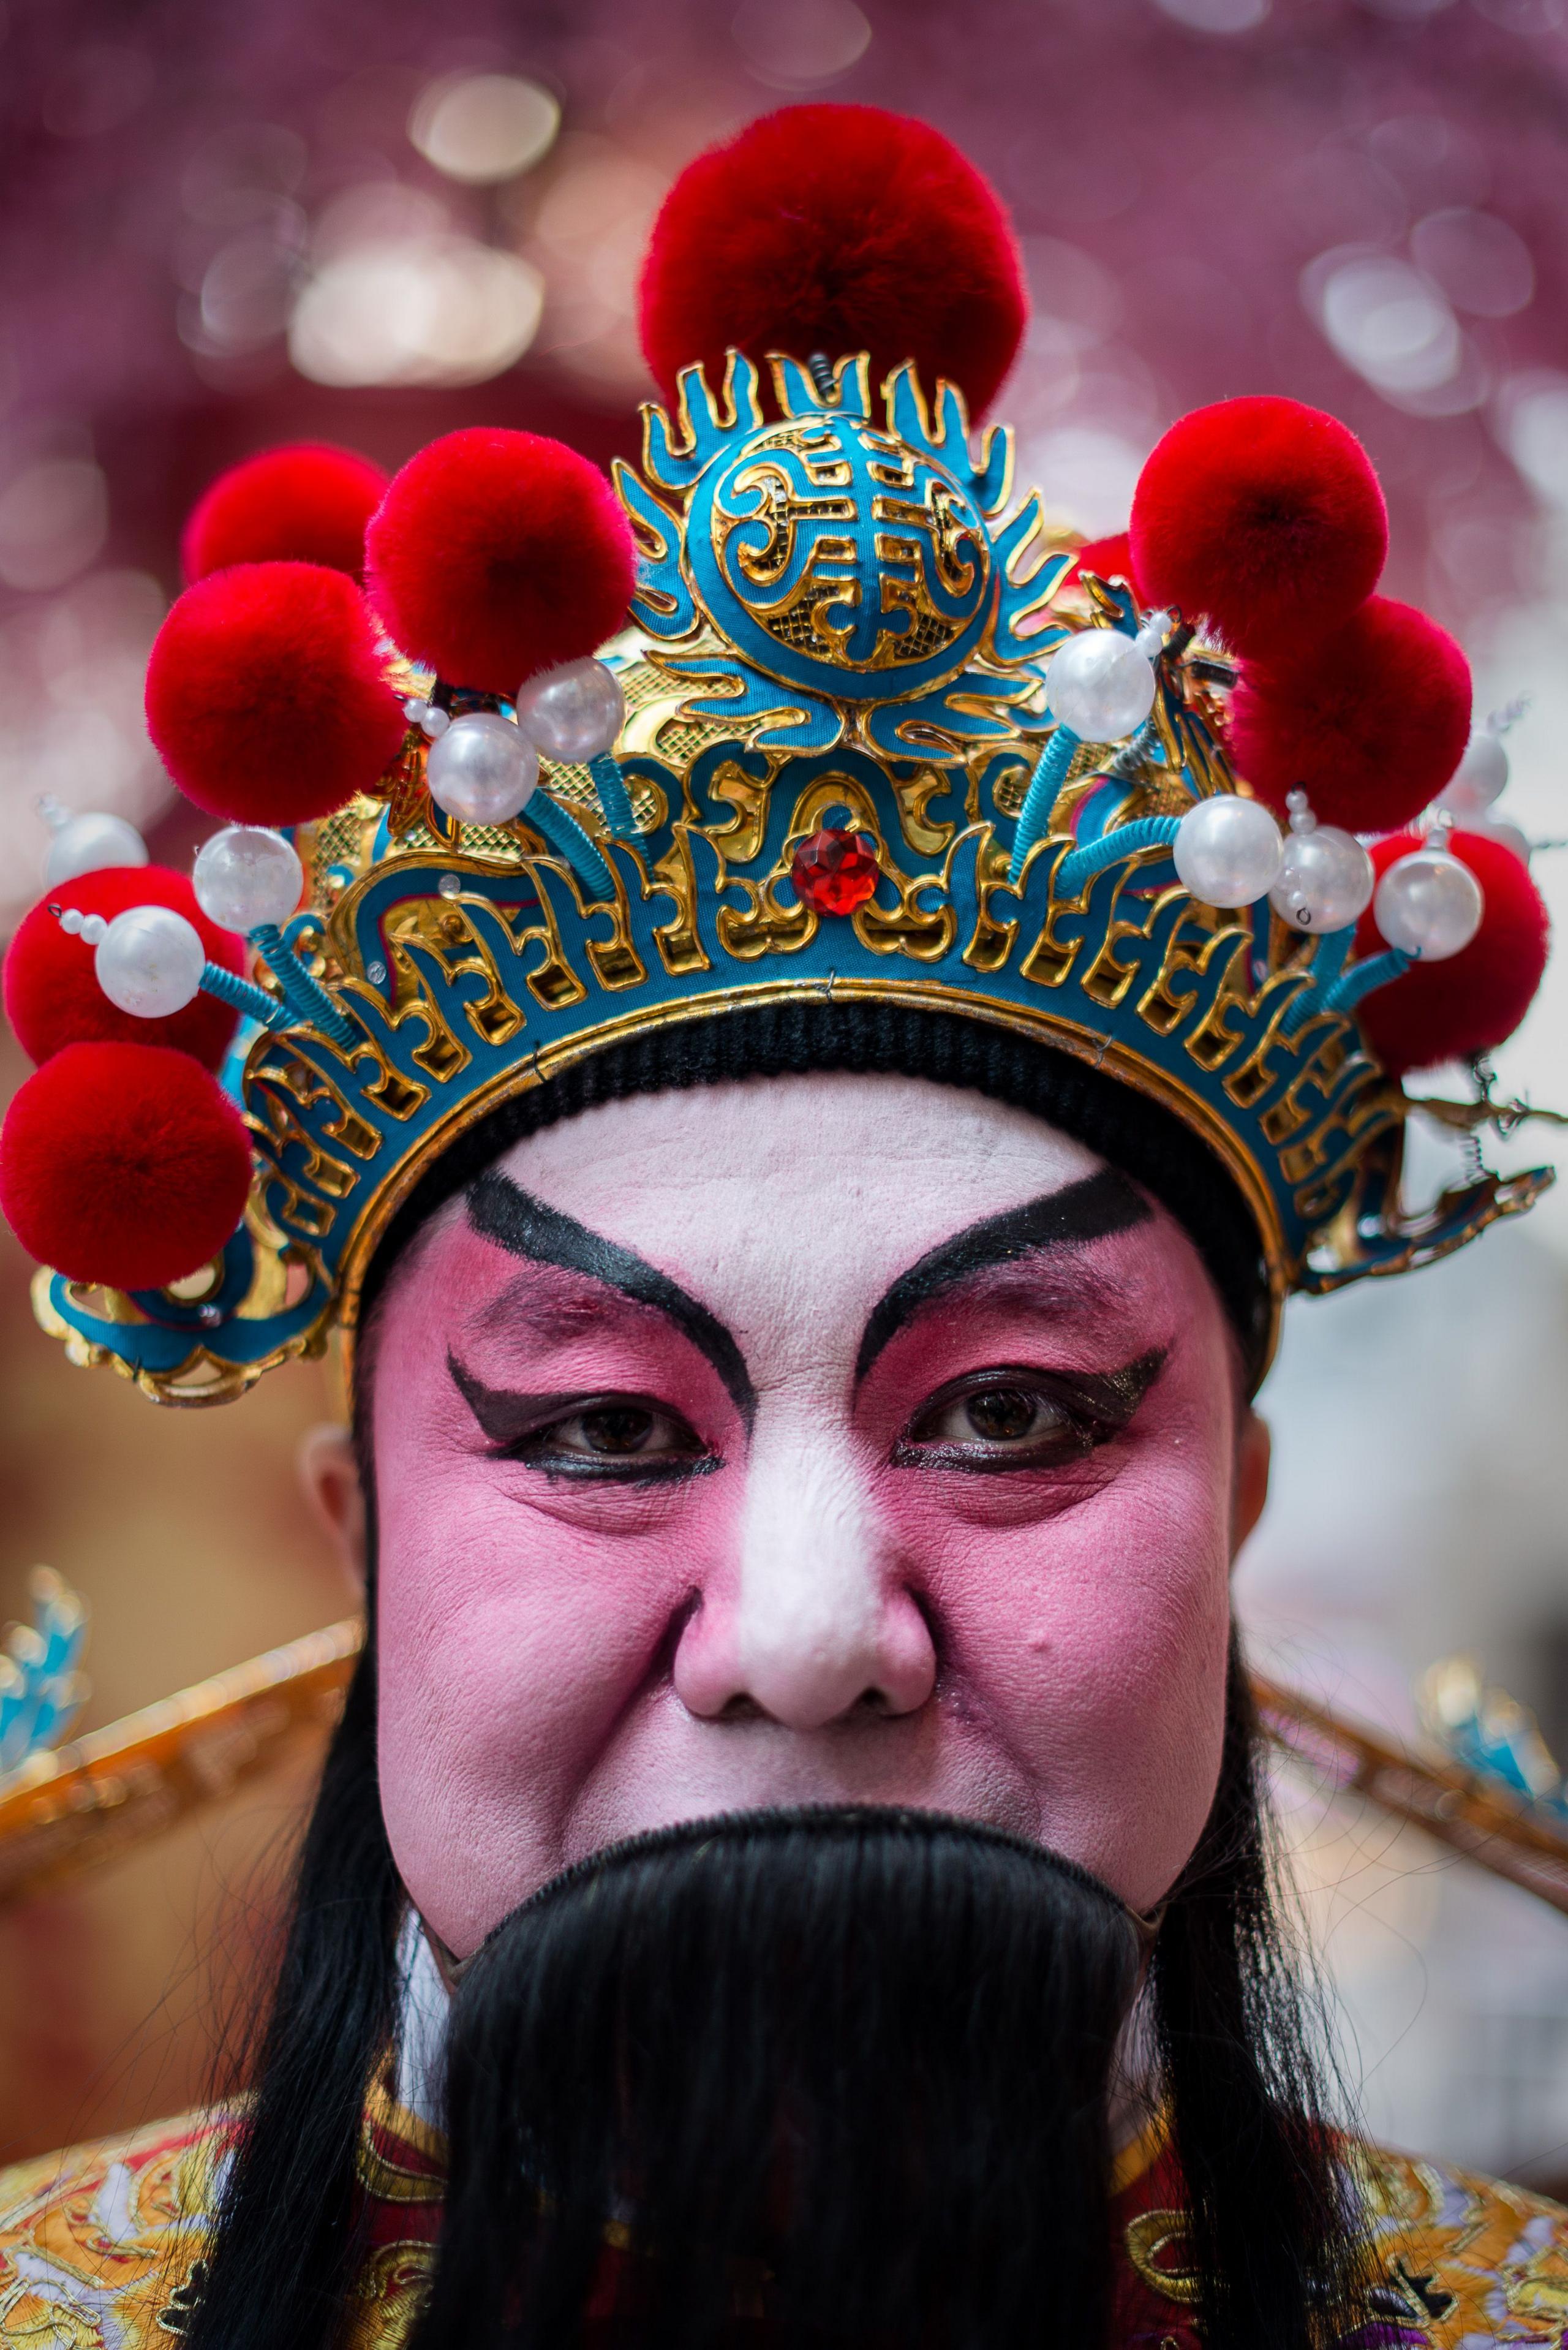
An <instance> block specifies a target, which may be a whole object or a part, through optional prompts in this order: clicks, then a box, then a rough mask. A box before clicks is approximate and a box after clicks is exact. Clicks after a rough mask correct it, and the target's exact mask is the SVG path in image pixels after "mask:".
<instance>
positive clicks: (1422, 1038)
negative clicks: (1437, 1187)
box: [1355, 832, 1552, 1077]
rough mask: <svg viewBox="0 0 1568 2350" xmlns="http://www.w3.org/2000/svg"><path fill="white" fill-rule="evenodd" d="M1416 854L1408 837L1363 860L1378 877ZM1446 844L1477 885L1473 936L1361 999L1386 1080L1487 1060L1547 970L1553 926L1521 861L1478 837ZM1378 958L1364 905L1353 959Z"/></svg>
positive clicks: (1379, 945)
mask: <svg viewBox="0 0 1568 2350" xmlns="http://www.w3.org/2000/svg"><path fill="white" fill-rule="evenodd" d="M1422 846H1423V844H1422V842H1421V840H1420V839H1419V838H1418V837H1417V835H1416V834H1414V833H1409V832H1405V833H1397V834H1395V835H1394V836H1393V837H1392V838H1390V839H1388V840H1379V841H1376V842H1375V843H1374V845H1373V849H1372V862H1373V864H1374V865H1375V866H1376V868H1377V875H1378V879H1380V880H1381V879H1382V877H1383V875H1384V874H1385V873H1386V871H1387V869H1388V868H1389V867H1390V866H1391V865H1392V864H1393V863H1394V862H1395V861H1396V859H1397V858H1401V857H1408V856H1409V854H1410V852H1411V850H1412V849H1416V848H1419V847H1422ZM1450 846H1451V847H1452V849H1453V852H1454V855H1455V856H1456V857H1457V858H1459V861H1460V863H1461V864H1463V865H1468V866H1469V868H1470V871H1471V872H1472V873H1473V874H1474V875H1475V877H1476V879H1477V880H1478V881H1479V882H1480V886H1481V894H1482V896H1483V897H1484V898H1485V899H1486V906H1485V910H1484V911H1483V912H1482V915H1481V919H1480V930H1479V931H1477V932H1476V934H1475V936H1474V938H1473V939H1472V940H1471V941H1470V942H1469V946H1468V947H1461V948H1460V949H1459V953H1458V954H1456V955H1449V958H1448V960H1447V961H1446V962H1417V963H1414V964H1412V965H1411V967H1410V969H1409V970H1408V971H1407V972H1401V973H1400V975H1399V977H1398V978H1397V979H1391V980H1390V981H1389V983H1388V984H1387V986H1386V987H1379V988H1375V989H1374V991H1373V993H1371V994H1370V995H1367V996H1364V997H1363V998H1362V1001H1361V1003H1360V1005H1359V1007H1358V1011H1357V1017H1358V1018H1359V1020H1360V1022H1361V1026H1362V1030H1363V1032H1364V1034H1365V1035H1366V1039H1367V1042H1368V1043H1369V1044H1370V1045H1371V1046H1372V1049H1373V1051H1374V1052H1375V1053H1376V1055H1377V1057H1378V1059H1379V1060H1380V1061H1381V1062H1382V1064H1383V1066H1384V1067H1385V1068H1386V1070H1387V1071H1388V1074H1389V1076H1395V1077H1400V1076H1404V1074H1405V1072H1406V1070H1407V1069H1429V1068H1431V1067H1432V1066H1433V1065H1434V1064H1435V1063H1436V1062H1438V1061H1467V1060H1469V1057H1470V1055H1472V1054H1474V1053H1490V1051H1491V1049H1492V1047H1493V1046H1494V1045H1501V1043H1502V1042H1503V1041H1504V1039H1505V1038H1506V1037H1509V1036H1511V1035H1512V1034H1513V1032H1514V1030H1515V1029H1516V1028H1517V1027H1518V1025H1519V1024H1520V1022H1521V1020H1522V1019H1523V1017H1524V1015H1525V1014H1526V1013H1527V1012H1528V1011H1529V1009H1530V1006H1531V1003H1532V999H1533V997H1534V994H1535V991H1536V989H1537V988H1538V987H1539V986H1540V984H1541V975H1542V972H1544V970H1545V969H1546V956H1547V951H1548V949H1549V947H1550V944H1551V933H1552V926H1551V923H1550V921H1549V920H1548V917H1547V912H1546V908H1545V905H1544V903H1543V902H1542V896H1541V892H1540V890H1539V889H1537V888H1536V886H1535V884H1534V882H1533V881H1532V879H1531V878H1530V875H1529V872H1528V871H1527V870H1526V868H1525V866H1524V863H1523V860H1522V859H1521V858H1518V857H1516V856H1515V855H1514V853H1513V851H1512V849H1511V848H1506V847H1504V846H1503V844H1502V842H1501V840H1489V839H1488V838H1487V837H1486V836H1485V834H1484V833H1476V832H1456V833H1455V834H1454V835H1453V837H1452V840H1451V842H1450ZM1355 951H1356V953H1357V955H1373V954H1379V953H1381V952H1382V951H1383V940H1382V938H1381V937H1380V936H1379V934H1378V931H1377V925H1376V920H1375V916H1374V910H1373V908H1372V907H1368V908H1367V910H1366V913H1365V914H1363V916H1362V917H1361V920H1360V921H1359V923H1358V924H1357V926H1356V931H1355Z"/></svg>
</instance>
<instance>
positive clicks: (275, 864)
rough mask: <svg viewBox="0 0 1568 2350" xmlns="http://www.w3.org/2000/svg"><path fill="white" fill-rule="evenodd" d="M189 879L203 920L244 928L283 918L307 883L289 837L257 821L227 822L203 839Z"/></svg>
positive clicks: (227, 926) (237, 928) (296, 901)
mask: <svg viewBox="0 0 1568 2350" xmlns="http://www.w3.org/2000/svg"><path fill="white" fill-rule="evenodd" d="M192 881H193V883H194V886H195V890H196V903H197V904H198V905H199V906H200V907H201V909H202V912H203V914H205V915H206V917H207V920H209V921H210V922H216V923H217V924H218V926H219V928H220V929H222V930H225V931H242V932H245V931H254V930H255V929H256V928H257V927H258V926H259V925H260V924H261V923H263V922H274V923H277V922H286V921H287V920H288V918H289V916H290V915H291V914H292V913H293V912H294V911H295V909H296V907H297V906H298V904H299V899H300V893H301V891H302V890H303V889H304V887H305V875H304V872H303V870H302V868H301V867H300V862H299V859H298V858H297V857H296V854H295V852H294V849H293V847H292V846H291V845H290V843H289V842H288V841H286V840H285V838H284V837H283V835H282V833H281V832H269V831H268V830H267V829H266V827H265V825H259V824H231V825H226V826H225V827H224V828H223V831H222V832H215V833H214V834H213V837H212V838H211V840H208V841H203V843H202V847H201V849H200V850H199V852H198V854H197V858H196V865H195V870H194V872H193V873H192Z"/></svg>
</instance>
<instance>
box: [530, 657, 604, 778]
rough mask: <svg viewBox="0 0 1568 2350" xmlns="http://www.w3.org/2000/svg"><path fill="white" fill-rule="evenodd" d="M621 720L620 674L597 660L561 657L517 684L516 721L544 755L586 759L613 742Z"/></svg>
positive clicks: (574, 760) (562, 759) (565, 759)
mask: <svg viewBox="0 0 1568 2350" xmlns="http://www.w3.org/2000/svg"><path fill="white" fill-rule="evenodd" d="M517 723H518V725H519V726H520V727H521V728H522V729H523V732H524V734H526V735H527V736H528V737H529V739H530V741H531V742H534V743H536V744H537V745H538V747H539V749H540V750H541V751H542V752H543V753H544V754H545V758H546V759H557V760H559V761H560V762H561V763H562V764H563V765H566V764H577V765H583V764H587V761H588V760H589V759H597V757H598V755H599V753H600V752H601V751H608V750H611V749H613V748H614V745H615V740H616V737H617V735H618V733H620V730H621V728H622V726H623V725H624V724H625V723H626V696H625V695H624V694H623V693H622V691H621V690H620V680H619V679H618V677H617V676H616V674H615V671H613V670H609V669H607V668H606V667H605V665H604V663H603V661H599V660H576V661H566V663H564V664H563V666H562V667H561V668H560V669H547V670H545V672H544V673H543V675H542V676H539V677H532V678H530V679H529V680H528V681H527V682H526V683H525V684H524V685H521V686H519V687H518V689H517Z"/></svg>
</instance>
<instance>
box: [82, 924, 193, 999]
mask: <svg viewBox="0 0 1568 2350" xmlns="http://www.w3.org/2000/svg"><path fill="white" fill-rule="evenodd" d="M206 961H207V950H206V948H205V947H204V946H203V945H202V936H201V932H200V931H198V930H197V929H196V927H195V925H194V923H192V922H188V921H187V920H185V917H184V915H183V914H176V913H175V912H174V911H173V910H172V908H171V907H169V906H131V907H129V908H128V909H127V910H126V911H125V912H124V913H123V914H116V916H115V918H114V920H113V921H112V922H110V924H109V928H108V930H107V931H105V933H104V936H103V939H102V941H101V943H100V944H99V950H98V952H97V953H96V954H95V955H94V957H93V969H94V970H95V971H96V972H97V973H98V983H99V986H100V987H101V988H102V990H103V992H104V993H105V994H106V995H107V996H108V998H109V1002H110V1003H115V1004H118V1005H119V1009H120V1010H121V1012H133V1013H134V1014H136V1016H137V1018H138V1019H139V1020H166V1019H167V1018H168V1016H169V1014H171V1012H182V1011H183V1010H184V1008H185V1006H186V1004H187V1003H190V1002H191V1001H192V997H193V996H195V994H196V993H198V991H199V989H200V987H201V984H202V971H203V969H204V968H205V966H206Z"/></svg>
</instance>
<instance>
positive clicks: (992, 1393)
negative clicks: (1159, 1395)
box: [892, 1347, 1166, 1476]
mask: <svg viewBox="0 0 1568 2350" xmlns="http://www.w3.org/2000/svg"><path fill="white" fill-rule="evenodd" d="M1165 1352H1166V1350H1165V1348H1164V1347H1155V1348H1152V1349H1151V1350H1150V1352H1149V1353H1147V1355H1140V1356H1139V1357H1137V1361H1136V1362H1132V1363H1128V1364H1127V1365H1126V1366H1125V1367H1123V1368H1122V1369H1121V1370H1117V1371H1043V1370H1037V1369H1033V1368H1025V1367H1022V1366H1020V1365H1017V1364H1008V1365H1001V1366H998V1367H995V1368H993V1369H990V1370H980V1371H966V1372H965V1373H964V1375H963V1377H962V1378H957V1379H950V1380H949V1382H948V1384H947V1385H946V1386H945V1387H943V1388H939V1389H938V1390H937V1392H936V1394H935V1395H934V1396H931V1397H930V1398H929V1399H928V1400H927V1401H926V1402H925V1403H923V1404H922V1405H921V1406H920V1409H919V1411H918V1412H917V1413H916V1414H915V1416H914V1418H913V1419H911V1420H910V1421H909V1425H908V1427H907V1428H906V1429H905V1430H904V1432H903V1434H902V1435H901V1436H900V1437H899V1439H898V1442H897V1443H896V1444H895V1446H894V1448H893V1453H892V1461H893V1466H894V1467H895V1468H898V1469H958V1470H964V1471H973V1472H977V1473H979V1474H981V1475H982V1476H985V1475H996V1474H999V1473H1002V1472H1004V1471H1010V1470H1021V1469H1051V1468H1055V1467H1057V1466H1058V1465H1059V1464H1061V1463H1064V1462H1067V1461H1079V1460H1082V1459H1084V1458H1085V1455H1087V1454H1088V1453H1090V1452H1093V1451H1096V1448H1097V1447H1098V1446H1100V1445H1102V1444H1106V1443H1108V1442H1109V1441H1110V1440H1111V1439H1112V1438H1113V1437H1115V1436H1119V1435H1120V1434H1121V1432H1122V1430H1124V1429H1125V1428H1126V1427H1127V1424H1128V1422H1129V1421H1130V1420H1131V1419H1132V1417H1133V1414H1134V1413H1135V1412H1136V1411H1137V1408H1138V1406H1139V1404H1140V1403H1142V1401H1143V1399H1144V1397H1145V1396H1146V1395H1147V1393H1148V1390H1149V1388H1151V1387H1152V1386H1153V1385H1154V1382H1155V1380H1156V1379H1157V1378H1158V1376H1159V1372H1160V1368H1161V1366H1162V1365H1163V1364H1164V1361H1165Z"/></svg>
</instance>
